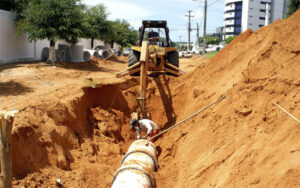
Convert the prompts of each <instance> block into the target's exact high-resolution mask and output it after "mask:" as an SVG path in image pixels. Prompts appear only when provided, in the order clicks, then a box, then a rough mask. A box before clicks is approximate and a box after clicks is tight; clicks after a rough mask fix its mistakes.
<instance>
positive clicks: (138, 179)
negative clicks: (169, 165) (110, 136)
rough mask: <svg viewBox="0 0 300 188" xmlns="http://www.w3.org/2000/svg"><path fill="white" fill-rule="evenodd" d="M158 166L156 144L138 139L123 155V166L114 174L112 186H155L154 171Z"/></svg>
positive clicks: (138, 187)
mask: <svg viewBox="0 0 300 188" xmlns="http://www.w3.org/2000/svg"><path fill="white" fill-rule="evenodd" d="M157 168H158V163H157V150H156V148H155V146H154V144H153V143H152V142H150V141H148V140H145V139H140V140H136V141H135V142H133V143H132V144H131V145H130V147H129V149H128V152H127V153H126V155H125V156H124V157H123V160H122V163H121V168H120V169H118V170H117V172H116V173H115V174H114V177H113V181H112V188H120V187H136V188H153V187H155V181H154V178H153V175H152V172H153V171H156V170H157Z"/></svg>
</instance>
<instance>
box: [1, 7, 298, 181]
mask: <svg viewBox="0 0 300 188" xmlns="http://www.w3.org/2000/svg"><path fill="white" fill-rule="evenodd" d="M299 35H300V11H298V12H297V13H295V14H294V15H293V16H291V17H290V18H289V19H287V20H278V21H276V22H274V23H272V24H271V25H270V26H268V27H262V28H260V29H259V30H258V31H256V32H252V31H250V30H249V31H246V32H244V33H243V34H241V35H240V36H239V37H237V38H236V39H235V40H234V41H233V42H232V43H231V44H230V45H228V46H226V47H225V48H224V49H223V50H221V51H220V52H219V53H218V54H217V55H216V56H215V57H214V58H212V59H210V60H207V59H205V58H200V57H193V58H191V59H181V62H180V63H181V64H180V66H181V68H182V69H183V70H184V71H186V72H187V74H186V75H184V76H182V77H179V78H173V77H168V76H166V77H163V76H161V77H159V78H155V79H154V78H150V79H149V84H148V91H147V109H148V111H149V112H150V113H151V118H152V120H153V121H155V122H157V124H158V125H159V126H160V128H161V129H165V128H167V127H169V126H170V125H173V124H174V123H176V122H178V121H180V120H182V119H184V118H185V117H187V116H188V115H190V114H192V113H193V112H195V111H197V110H199V109H200V108H202V107H203V106H205V105H207V104H209V103H211V102H213V101H215V100H216V99H218V98H219V97H221V96H224V95H226V96H227V97H226V99H225V100H224V101H222V102H221V103H219V104H216V105H215V106H213V107H212V108H210V109H208V110H206V111H205V112H203V113H201V114H199V115H198V116H196V117H195V118H193V119H192V120H189V121H187V122H186V123H184V124H182V125H180V126H179V127H176V128H174V129H172V130H170V131H169V132H167V133H166V134H164V135H163V136H162V137H160V138H159V139H158V140H157V141H156V142H155V144H156V145H157V147H158V149H159V150H160V151H161V152H160V155H159V157H158V160H159V166H160V167H159V170H158V171H157V172H156V173H155V179H156V183H157V187H182V186H185V187H250V186H253V187H299V186H300V160H299V159H300V140H299V139H300V125H299V124H298V123H297V122H296V121H294V120H293V119H291V118H290V117H288V116H287V115H286V114H285V113H283V112H282V111H281V110H279V109H278V108H277V107H275V106H274V105H273V104H272V103H273V102H277V103H279V104H280V105H281V106H283V107H284V108H285V109H287V110H288V111H289V112H290V113H292V114H294V115H295V116H296V117H298V118H300V77H299V74H300V55H299V54H300V38H299ZM126 61H127V60H126V58H124V57H121V58H118V57H116V58H114V59H111V60H107V61H104V60H93V61H91V62H88V63H83V64H67V63H63V64H56V65H48V64H44V63H35V64H25V65H24V64H22V65H9V66H4V67H1V82H0V91H1V92H0V104H1V109H12V108H14V109H18V110H19V111H20V112H19V113H18V116H17V117H16V120H15V125H14V128H13V134H12V150H13V174H14V181H13V184H14V186H15V187H55V186H56V178H59V179H61V181H62V182H63V184H64V187H109V186H110V182H111V179H112V176H113V174H114V172H115V171H116V170H117V169H118V168H119V167H120V161H121V159H122V156H123V155H124V153H126V151H127V148H128V146H129V145H130V143H131V142H132V141H133V140H134V139H135V136H136V135H135V133H134V132H132V131H130V129H129V126H128V122H129V119H130V114H131V112H134V111H136V107H137V104H136V99H135V98H136V97H137V95H138V79H137V78H130V77H125V78H122V79H116V78H115V74H116V73H117V72H118V71H121V70H123V69H125V68H126V66H127V64H126ZM85 78H96V79H98V80H100V81H101V82H102V83H103V84H102V86H101V87H99V88H96V89H92V88H87V87H85V85H84V83H83V80H84V79H85Z"/></svg>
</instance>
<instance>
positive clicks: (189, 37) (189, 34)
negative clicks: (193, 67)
mask: <svg viewBox="0 0 300 188" xmlns="http://www.w3.org/2000/svg"><path fill="white" fill-rule="evenodd" d="M191 12H192V11H191V10H189V11H188V13H189V15H185V16H186V17H188V18H189V24H188V51H190V49H191V48H190V46H191V30H192V29H191V17H194V16H192V15H191Z"/></svg>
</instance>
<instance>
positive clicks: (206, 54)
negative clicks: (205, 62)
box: [204, 51, 218, 59]
mask: <svg viewBox="0 0 300 188" xmlns="http://www.w3.org/2000/svg"><path fill="white" fill-rule="evenodd" d="M217 53H218V52H217V51H216V52H208V53H205V54H204V57H206V58H209V59H210V58H213V57H214V56H215V55H216V54H217Z"/></svg>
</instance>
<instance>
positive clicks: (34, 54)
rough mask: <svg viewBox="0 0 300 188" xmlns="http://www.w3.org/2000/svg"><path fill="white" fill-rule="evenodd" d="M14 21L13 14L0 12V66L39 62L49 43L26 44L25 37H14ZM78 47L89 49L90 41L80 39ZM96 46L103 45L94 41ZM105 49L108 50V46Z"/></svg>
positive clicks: (39, 41)
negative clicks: (2, 64)
mask: <svg viewBox="0 0 300 188" xmlns="http://www.w3.org/2000/svg"><path fill="white" fill-rule="evenodd" d="M14 19H15V14H14V13H12V12H8V11H5V10H0V64H1V63H10V62H22V61H33V60H40V59H41V53H42V49H43V48H44V47H49V45H50V42H49V41H48V40H37V41H34V42H28V40H27V36H26V35H22V36H16V26H15V23H14ZM58 44H66V42H65V41H58V42H56V48H57V46H58ZM78 45H83V48H86V49H90V46H91V40H90V39H81V40H80V42H79V43H78ZM97 45H104V43H103V42H101V41H98V40H95V42H94V46H97ZM107 47H108V48H109V45H107Z"/></svg>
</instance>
